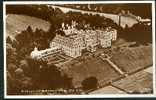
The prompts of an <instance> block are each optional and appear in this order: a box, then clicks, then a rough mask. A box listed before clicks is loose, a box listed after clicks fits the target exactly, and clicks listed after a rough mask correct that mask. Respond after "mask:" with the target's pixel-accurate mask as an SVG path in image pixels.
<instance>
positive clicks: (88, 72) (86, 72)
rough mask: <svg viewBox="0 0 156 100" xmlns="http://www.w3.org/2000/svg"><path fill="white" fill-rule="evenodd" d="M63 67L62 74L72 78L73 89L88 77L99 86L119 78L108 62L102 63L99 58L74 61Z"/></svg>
mask: <svg viewBox="0 0 156 100" xmlns="http://www.w3.org/2000/svg"><path fill="white" fill-rule="evenodd" d="M64 67H66V68H65V69H64V72H65V73H67V74H68V76H69V77H72V78H73V84H74V86H75V87H80V86H81V82H82V81H83V80H84V79H85V78H87V77H90V76H94V77H96V78H97V80H98V83H99V84H100V85H104V84H106V83H108V82H110V81H111V80H113V79H116V78H119V77H120V75H119V74H118V73H117V72H116V71H115V70H114V69H112V67H111V66H110V65H109V64H108V62H106V61H105V62H104V61H102V60H101V59H100V58H94V57H88V58H87V59H86V60H83V61H77V60H74V61H71V62H70V63H68V64H66V65H64Z"/></svg>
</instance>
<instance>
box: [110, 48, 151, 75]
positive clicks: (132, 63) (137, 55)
mask: <svg viewBox="0 0 156 100" xmlns="http://www.w3.org/2000/svg"><path fill="white" fill-rule="evenodd" d="M119 58H120V59H119ZM111 60H112V61H113V62H114V63H115V64H116V65H117V66H118V67H120V68H121V69H123V70H124V71H126V72H128V73H132V72H135V71H136V70H139V69H141V68H144V67H146V66H149V65H152V46H151V45H150V46H140V47H135V48H127V49H126V48H125V49H123V50H122V51H119V52H114V54H113V57H112V58H111Z"/></svg>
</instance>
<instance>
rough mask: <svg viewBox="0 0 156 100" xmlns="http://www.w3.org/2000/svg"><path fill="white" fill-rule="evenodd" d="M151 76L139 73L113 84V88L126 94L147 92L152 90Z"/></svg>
mask: <svg viewBox="0 0 156 100" xmlns="http://www.w3.org/2000/svg"><path fill="white" fill-rule="evenodd" d="M152 83H153V82H152V74H150V73H147V72H144V71H140V72H138V73H136V74H133V75H131V76H129V77H126V78H124V79H121V80H120V81H116V82H114V83H113V85H114V86H116V87H118V88H120V89H122V90H124V91H126V92H127V93H133V92H149V91H150V90H152V86H153V84H152Z"/></svg>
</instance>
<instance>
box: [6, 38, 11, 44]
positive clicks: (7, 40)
mask: <svg viewBox="0 0 156 100" xmlns="http://www.w3.org/2000/svg"><path fill="white" fill-rule="evenodd" d="M6 43H9V44H11V45H12V40H11V38H10V36H8V37H7V39H6Z"/></svg>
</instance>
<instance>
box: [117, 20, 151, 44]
mask: <svg viewBox="0 0 156 100" xmlns="http://www.w3.org/2000/svg"><path fill="white" fill-rule="evenodd" d="M119 33H120V34H119V35H120V37H121V38H124V39H126V40H127V41H135V42H136V43H137V44H147V43H152V26H151V25H145V24H144V23H137V24H134V25H133V26H132V27H128V26H127V25H126V27H125V29H121V30H120V31H119Z"/></svg>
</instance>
